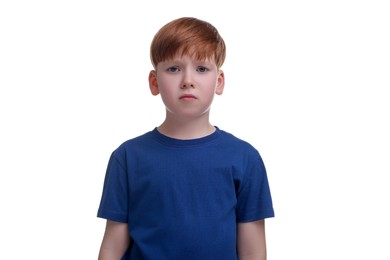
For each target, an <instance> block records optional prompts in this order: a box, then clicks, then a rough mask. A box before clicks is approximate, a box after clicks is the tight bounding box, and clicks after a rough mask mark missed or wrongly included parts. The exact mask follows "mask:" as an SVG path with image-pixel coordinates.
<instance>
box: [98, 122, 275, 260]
mask: <svg viewBox="0 0 390 260" xmlns="http://www.w3.org/2000/svg"><path fill="white" fill-rule="evenodd" d="M273 216H274V211H273V207H272V199H271V194H270V189H269V185H268V179H267V174H266V170H265V167H264V164H263V161H262V159H261V157H260V154H259V153H258V151H257V150H256V149H255V148H253V147H252V146H251V145H250V144H249V143H247V142H245V141H242V140H240V139H238V138H236V137H234V136H233V135H231V134H229V133H227V132H225V131H222V130H220V129H218V128H217V129H216V131H215V132H214V133H212V134H211V135H208V136H206V137H203V138H198V139H192V140H178V139H174V138H170V137H168V136H165V135H163V134H161V133H160V132H158V130H157V129H156V128H155V129H154V130H153V131H150V132H148V133H146V134H144V135H141V136H139V137H136V138H134V139H131V140H129V141H127V142H124V143H123V144H122V145H121V146H119V147H118V148H117V149H116V150H115V151H114V152H113V153H112V155H111V158H110V161H109V163H108V167H107V173H106V177H105V181H104V187H103V194H102V198H101V202H100V207H99V210H98V217H101V218H105V219H109V220H112V221H117V222H125V223H128V228H129V235H130V236H131V238H132V243H131V245H130V247H129V249H128V251H127V253H126V255H125V256H123V258H122V259H137V260H140V259H148V260H149V259H151V260H158V259H161V260H162V259H169V260H175V259H180V260H182V259H199V260H207V259H212V260H216V259H223V260H230V259H237V252H236V225H237V223H239V222H251V221H256V220H260V219H264V218H269V217H273Z"/></svg>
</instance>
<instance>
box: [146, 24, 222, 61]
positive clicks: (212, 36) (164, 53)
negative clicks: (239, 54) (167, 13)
mask: <svg viewBox="0 0 390 260" xmlns="http://www.w3.org/2000/svg"><path fill="white" fill-rule="evenodd" d="M177 54H179V55H182V56H183V55H189V56H192V57H194V58H195V59H197V60H205V59H208V58H209V59H212V58H214V59H215V63H216V65H217V67H218V68H220V67H221V66H222V64H223V63H224V61H225V56H226V46H225V42H224V40H223V39H222V37H221V36H220V35H219V33H218V30H217V29H216V28H215V27H214V26H213V25H211V24H210V23H208V22H206V21H202V20H200V19H197V18H192V17H183V18H179V19H176V20H173V21H171V22H169V23H167V24H166V25H164V26H163V27H162V28H161V29H160V30H159V31H158V32H157V33H156V35H155V36H154V38H153V41H152V43H151V46H150V59H151V61H152V64H153V66H154V68H156V67H157V64H158V63H159V62H163V61H166V60H169V59H172V58H173V57H174V56H175V55H177Z"/></svg>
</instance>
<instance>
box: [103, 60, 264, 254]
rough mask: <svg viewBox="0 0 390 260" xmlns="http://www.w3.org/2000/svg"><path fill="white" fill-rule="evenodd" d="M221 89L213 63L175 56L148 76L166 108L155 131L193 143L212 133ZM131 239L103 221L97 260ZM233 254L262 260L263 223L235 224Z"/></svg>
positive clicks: (124, 226)
mask: <svg viewBox="0 0 390 260" xmlns="http://www.w3.org/2000/svg"><path fill="white" fill-rule="evenodd" d="M224 86H225V76H224V73H223V72H222V71H221V70H220V69H219V68H218V67H217V65H216V63H215V61H214V60H213V59H206V60H204V61H197V60H194V59H193V58H192V57H190V56H185V55H184V56H179V55H176V56H175V57H173V59H171V60H167V61H163V62H160V63H159V64H157V67H156V70H153V71H151V72H150V74H149V88H150V91H151V93H152V94H153V95H155V96H157V95H160V96H161V98H162V101H163V103H164V105H165V108H166V117H165V120H164V122H163V123H162V124H161V125H160V126H159V127H158V131H159V132H161V133H162V134H164V135H166V136H170V137H172V138H176V139H182V140H185V139H195V138H201V137H204V136H207V135H209V134H211V133H213V132H214V131H215V127H214V126H213V125H212V124H211V123H210V121H209V117H210V107H211V104H212V102H213V98H214V96H215V94H217V95H221V94H222V93H223V90H224ZM130 241H131V239H130V237H129V235H128V225H127V224H126V223H118V222H113V221H107V225H106V231H105V234H104V237H103V242H102V245H101V249H100V253H99V260H111V259H120V257H121V256H122V255H123V254H124V252H125V251H126V249H127V247H128V245H129V243H130ZM237 254H238V256H239V259H240V260H265V259H266V243H265V225H264V220H259V221H254V222H248V223H238V224H237Z"/></svg>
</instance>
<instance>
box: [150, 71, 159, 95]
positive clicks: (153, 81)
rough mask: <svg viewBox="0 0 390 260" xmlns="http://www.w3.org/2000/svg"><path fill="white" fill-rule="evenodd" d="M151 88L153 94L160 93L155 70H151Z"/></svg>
mask: <svg viewBox="0 0 390 260" xmlns="http://www.w3.org/2000/svg"><path fill="white" fill-rule="evenodd" d="M149 89H150V92H151V93H152V95H153V96H157V95H158V94H160V90H159V89H158V84H157V72H156V71H155V70H151V71H150V73H149Z"/></svg>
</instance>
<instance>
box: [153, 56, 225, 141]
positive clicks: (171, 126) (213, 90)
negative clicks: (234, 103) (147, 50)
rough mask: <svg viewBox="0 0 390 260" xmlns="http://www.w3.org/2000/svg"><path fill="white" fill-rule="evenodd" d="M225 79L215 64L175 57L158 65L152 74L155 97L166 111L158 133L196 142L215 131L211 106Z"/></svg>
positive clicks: (186, 57)
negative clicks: (210, 118) (212, 123)
mask: <svg viewBox="0 0 390 260" xmlns="http://www.w3.org/2000/svg"><path fill="white" fill-rule="evenodd" d="M224 85H225V77H224V74H223V72H222V71H221V70H219V69H218V68H217V65H216V64H215V61H214V60H212V59H206V60H204V61H197V60H194V59H192V58H191V57H189V56H180V55H176V56H175V57H173V59H172V60H167V61H163V62H160V63H158V64H157V67H156V70H153V71H151V72H150V74H149V87H150V91H151V93H152V94H153V95H160V96H161V99H162V101H163V103H164V105H165V108H166V117H165V120H164V122H163V123H162V124H161V125H160V126H159V127H158V130H159V131H160V132H161V133H162V134H165V135H167V136H170V137H173V138H177V139H195V138H200V137H203V136H206V135H209V134H211V133H212V132H214V131H215V128H214V126H212V125H211V124H210V121H209V116H210V106H211V104H212V102H213V99H214V96H215V94H217V95H221V94H222V92H223V89H224Z"/></svg>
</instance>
